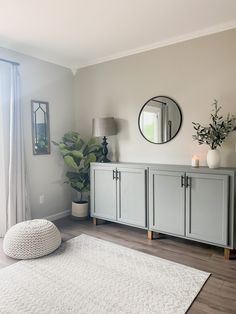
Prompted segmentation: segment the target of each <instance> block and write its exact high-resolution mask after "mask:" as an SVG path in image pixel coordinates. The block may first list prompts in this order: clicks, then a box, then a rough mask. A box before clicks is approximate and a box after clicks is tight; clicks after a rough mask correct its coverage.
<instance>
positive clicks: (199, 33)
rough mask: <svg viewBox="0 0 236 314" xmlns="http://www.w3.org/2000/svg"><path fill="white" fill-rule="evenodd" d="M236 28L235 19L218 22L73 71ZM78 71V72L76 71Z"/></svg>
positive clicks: (96, 60)
mask: <svg viewBox="0 0 236 314" xmlns="http://www.w3.org/2000/svg"><path fill="white" fill-rule="evenodd" d="M233 28H236V20H234V21H230V22H227V23H224V24H218V25H216V26H212V27H208V28H205V29H203V30H200V31H196V32H191V33H188V34H185V35H181V36H177V37H172V38H170V39H167V40H163V41H159V42H156V43H154V44H151V45H146V46H142V47H139V48H136V49H131V50H128V51H123V52H121V53H118V54H113V55H110V56H107V57H103V58H99V59H94V60H91V61H88V62H85V63H81V64H78V65H77V66H73V67H71V70H72V72H73V73H74V72H75V69H77V70H78V69H81V68H85V67H88V66H92V65H95V64H99V63H104V62H108V61H112V60H116V59H120V58H124V57H128V56H131V55H135V54H138V53H142V52H146V51H149V50H153V49H157V48H161V47H166V46H170V45H174V44H177V43H181V42H184V41H188V40H191V39H195V38H199V37H204V36H207V35H211V34H215V33H220V32H223V31H226V30H230V29H233ZM75 73H76V72H75Z"/></svg>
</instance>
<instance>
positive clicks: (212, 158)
mask: <svg viewBox="0 0 236 314" xmlns="http://www.w3.org/2000/svg"><path fill="white" fill-rule="evenodd" d="M207 165H208V167H209V168H219V167H220V152H219V150H218V149H210V150H209V151H208V153H207Z"/></svg>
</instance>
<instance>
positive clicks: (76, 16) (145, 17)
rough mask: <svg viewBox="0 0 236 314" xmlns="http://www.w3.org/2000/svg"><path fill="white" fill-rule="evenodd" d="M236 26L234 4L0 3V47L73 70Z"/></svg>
mask: <svg viewBox="0 0 236 314" xmlns="http://www.w3.org/2000/svg"><path fill="white" fill-rule="evenodd" d="M235 27H236V0H0V46H1V47H5V48H9V49H13V50H16V51H18V52H21V53H24V54H27V55H30V56H34V57H37V58H40V59H42V60H46V61H49V62H53V63H56V64H59V65H62V66H65V67H68V68H71V69H74V70H75V69H77V68H81V67H84V66H87V65H91V64H96V63H100V62H104V61H107V60H112V59H116V58H120V57H123V56H126V55H131V54H135V53H138V52H141V51H145V50H150V49H153V48H156V47H161V46H165V45H169V44H171V43H175V42H180V41H183V40H187V39H190V38H196V37H199V36H203V35H206V34H211V33H215V32H219V31H222V30H226V29H230V28H235Z"/></svg>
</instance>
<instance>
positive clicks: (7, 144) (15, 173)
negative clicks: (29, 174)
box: [0, 61, 30, 237]
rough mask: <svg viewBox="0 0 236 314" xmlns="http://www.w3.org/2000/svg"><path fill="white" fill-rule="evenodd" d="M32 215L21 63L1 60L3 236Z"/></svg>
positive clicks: (0, 211) (0, 196)
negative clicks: (23, 124) (22, 108)
mask: <svg viewBox="0 0 236 314" xmlns="http://www.w3.org/2000/svg"><path fill="white" fill-rule="evenodd" d="M29 217H30V211H29V202H28V197H27V189H26V174H25V164H24V147H23V130H22V113H21V102H20V74H19V71H18V66H17V65H14V64H10V63H6V62H2V61H0V237H3V236H4V234H5V233H6V231H7V229H8V228H9V227H11V226H12V225H14V224H16V223H17V222H20V221H23V220H26V219H29Z"/></svg>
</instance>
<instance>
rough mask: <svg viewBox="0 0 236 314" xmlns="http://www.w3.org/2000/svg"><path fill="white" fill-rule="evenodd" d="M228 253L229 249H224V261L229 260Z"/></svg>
mask: <svg viewBox="0 0 236 314" xmlns="http://www.w3.org/2000/svg"><path fill="white" fill-rule="evenodd" d="M230 252H231V250H230V249H226V248H224V258H225V260H229V259H230Z"/></svg>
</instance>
